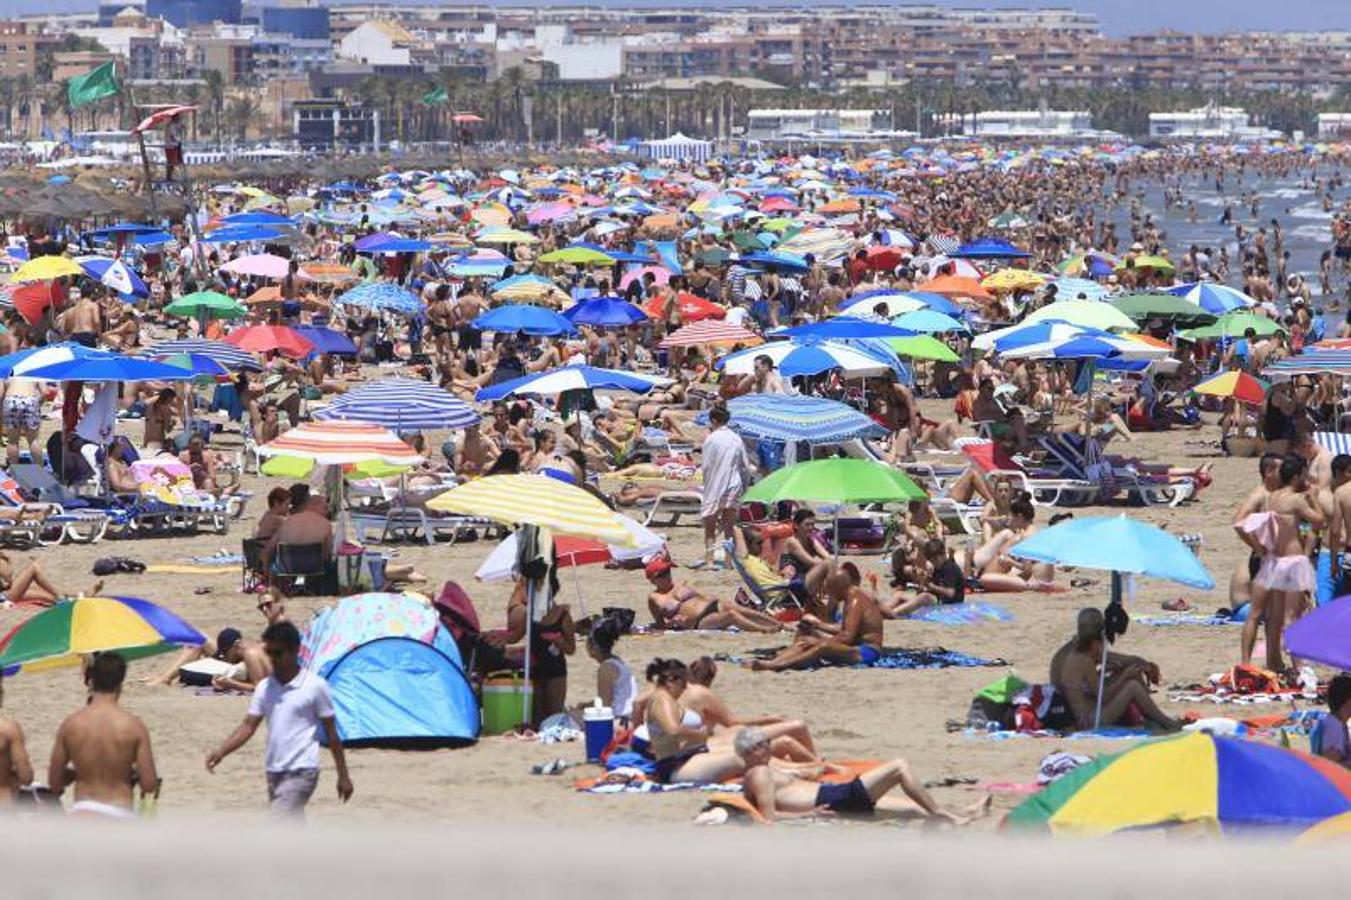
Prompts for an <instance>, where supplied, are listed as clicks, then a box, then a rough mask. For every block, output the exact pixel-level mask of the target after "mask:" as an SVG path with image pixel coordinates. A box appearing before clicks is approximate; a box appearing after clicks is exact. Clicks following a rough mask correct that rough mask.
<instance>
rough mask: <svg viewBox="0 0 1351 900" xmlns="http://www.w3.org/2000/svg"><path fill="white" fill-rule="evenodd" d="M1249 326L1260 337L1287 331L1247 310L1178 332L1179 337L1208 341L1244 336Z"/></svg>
mask: <svg viewBox="0 0 1351 900" xmlns="http://www.w3.org/2000/svg"><path fill="white" fill-rule="evenodd" d="M1249 328H1251V329H1252V330H1253V331H1255V332H1256V333H1257V336H1258V337H1270V336H1271V335H1273V334H1277V333H1281V334H1284V333H1285V329H1284V328H1282V327H1281V326H1280V325H1277V324H1276V323H1275V322H1274V321H1272V320H1271V319H1268V318H1267V317H1266V316H1259V315H1257V314H1256V313H1250V312H1246V311H1242V310H1240V311H1237V312H1231V313H1225V314H1224V315H1222V316H1220V317H1219V318H1218V319H1216V320H1215V322H1214V323H1213V324H1211V325H1206V326H1204V327H1202V328H1190V329H1188V330H1187V331H1180V332H1178V337H1181V338H1185V339H1186V340H1189V341H1207V340H1213V339H1215V338H1224V337H1243V334H1244V332H1246V331H1247V330H1248V329H1249Z"/></svg>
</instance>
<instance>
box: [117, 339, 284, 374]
mask: <svg viewBox="0 0 1351 900" xmlns="http://www.w3.org/2000/svg"><path fill="white" fill-rule="evenodd" d="M175 353H188V354H191V355H194V356H206V357H210V358H211V359H213V360H215V361H216V362H218V363H220V364H221V365H222V366H224V367H225V368H227V369H229V370H230V371H232V372H234V371H239V370H241V369H243V370H246V371H253V372H257V371H260V370H261V369H262V368H263V367H262V365H260V364H259V362H258V360H257V358H255V357H254V355H253V354H252V353H249V352H248V351H247V350H241V349H239V348H238V347H236V346H234V345H232V344H227V343H225V342H224V341H210V340H207V339H206V338H183V339H182V340H176V341H160V342H159V343H158V344H152V345H151V346H150V347H147V348H146V349H145V350H144V351H143V352H142V355H143V356H150V357H158V356H171V355H173V354H175Z"/></svg>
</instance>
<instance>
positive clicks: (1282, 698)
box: [1168, 687, 1318, 706]
mask: <svg viewBox="0 0 1351 900" xmlns="http://www.w3.org/2000/svg"><path fill="white" fill-rule="evenodd" d="M1168 699H1169V700H1171V701H1172V702H1174V703H1215V704H1218V705H1222V706H1223V705H1233V706H1257V705H1261V704H1265V703H1287V704H1293V703H1295V702H1296V701H1299V700H1303V701H1304V702H1306V703H1317V702H1318V698H1317V697H1309V696H1307V695H1305V694H1304V693H1303V692H1302V691H1301V690H1300V689H1299V688H1295V689H1293V690H1289V691H1277V692H1273V693H1262V694H1237V693H1233V692H1231V691H1217V690H1214V689H1213V688H1210V689H1207V688H1203V687H1194V688H1171V689H1169V691H1168Z"/></svg>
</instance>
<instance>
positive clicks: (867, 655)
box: [858, 644, 882, 666]
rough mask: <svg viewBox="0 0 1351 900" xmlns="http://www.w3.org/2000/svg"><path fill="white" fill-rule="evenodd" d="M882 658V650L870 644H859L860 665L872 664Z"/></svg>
mask: <svg viewBox="0 0 1351 900" xmlns="http://www.w3.org/2000/svg"><path fill="white" fill-rule="evenodd" d="M881 658H882V651H880V650H878V649H877V648H876V647H873V646H872V645H870V644H859V647H858V661H859V664H860V665H865V666H871V665H872V664H873V663H875V662H877V661H878V660H879V659H881Z"/></svg>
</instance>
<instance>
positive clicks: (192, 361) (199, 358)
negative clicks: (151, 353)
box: [154, 353, 230, 378]
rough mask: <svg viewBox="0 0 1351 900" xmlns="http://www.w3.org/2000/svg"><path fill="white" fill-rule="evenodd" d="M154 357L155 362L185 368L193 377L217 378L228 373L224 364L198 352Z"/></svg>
mask: <svg viewBox="0 0 1351 900" xmlns="http://www.w3.org/2000/svg"><path fill="white" fill-rule="evenodd" d="M154 359H155V361H156V362H162V363H165V364H167V365H170V366H177V367H178V368H180V369H187V370H188V371H189V372H191V373H192V376H193V377H194V378H217V377H220V376H222V375H229V374H230V372H229V370H228V369H226V368H225V366H222V365H221V364H220V363H218V362H216V361H215V360H214V359H212V358H211V357H209V356H203V355H201V354H200V353H170V354H167V355H165V356H156V357H154Z"/></svg>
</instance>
